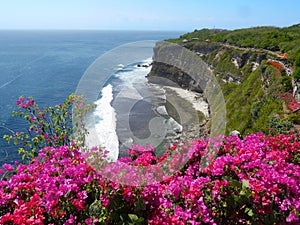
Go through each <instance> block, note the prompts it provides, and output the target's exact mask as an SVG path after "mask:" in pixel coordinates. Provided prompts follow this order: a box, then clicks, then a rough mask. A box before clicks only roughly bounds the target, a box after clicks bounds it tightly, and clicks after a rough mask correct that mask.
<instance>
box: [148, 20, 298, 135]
mask: <svg viewBox="0 0 300 225" xmlns="http://www.w3.org/2000/svg"><path fill="white" fill-rule="evenodd" d="M295 26H296V25H295ZM298 27H299V26H298V25H297V26H296V28H295V27H291V28H290V30H294V33H296V34H297V35H298V36H297V35H296V34H294V36H297V37H298V38H299V37H300V30H299V29H298ZM268 29H270V30H269V33H270V32H271V33H272V32H274V34H273V33H272V35H275V36H276V35H277V37H279V38H282V39H283V41H282V42H279V41H277V39H276V38H273V39H272V40H265V42H267V44H265V46H264V48H257V46H259V44H260V43H256V42H254V41H253V42H250V41H249V40H252V39H254V40H255V37H253V35H252V33H256V34H257V33H258V34H260V36H259V35H258V40H260V39H262V37H261V36H263V35H266V34H265V31H264V30H268ZM240 33H241V31H239V30H238V31H224V30H207V29H204V30H202V31H197V30H196V31H194V32H193V33H188V34H186V35H182V36H181V37H180V38H179V39H173V40H170V41H172V42H176V43H178V44H179V45H181V46H183V47H185V48H187V49H189V50H191V51H193V52H194V53H195V54H197V55H198V56H199V57H201V59H202V60H203V61H204V62H205V63H206V64H207V65H208V67H209V68H210V69H211V70H212V72H213V74H214V75H215V77H216V78H217V80H218V82H219V84H220V86H221V88H222V91H223V95H224V98H225V101H226V115H227V119H226V120H227V121H226V133H227V134H228V133H229V132H230V131H232V130H239V131H240V132H241V133H242V134H243V135H245V134H248V133H253V132H258V131H262V132H265V133H282V132H289V131H291V130H295V129H297V128H298V125H297V124H298V123H299V120H300V119H299V114H297V112H294V113H293V108H292V107H290V106H291V102H294V99H293V96H292V95H293V84H295V82H293V80H294V79H293V76H292V75H293V61H294V58H295V55H296V53H295V52H297V51H299V49H298V50H297V48H298V47H299V46H298V45H297V44H296V43H298V41H299V40H297V39H295V40H290V43H286V37H285V36H284V34H282V33H286V30H284V29H282V30H280V29H279V28H278V29H277V28H266V29H261V28H257V29H254V28H251V29H248V30H247V29H243V30H242V33H243V36H241V35H240ZM261 33H263V34H261ZM236 34H238V36H239V37H240V38H241V39H238V38H236V41H235V42H234V41H233V40H234V38H235V35H236ZM268 35H271V34H268ZM268 35H267V36H266V37H265V38H267V37H268ZM290 35H291V34H290ZM249 36H251V37H252V39H251V38H250V39H249ZM243 40H244V42H245V43H252V45H251V44H248V45H244V42H243ZM276 41H277V42H276ZM241 43H242V44H241ZM253 43H254V44H253ZM289 45H293V47H292V48H290V49H289V50H287V51H285V50H283V51H282V52H280V51H278V50H281V49H280V47H282V48H286V46H289ZM275 50H276V51H275ZM287 52H288V53H287ZM284 53H285V54H284ZM154 58H155V57H154ZM156 76H159V77H164V78H166V80H171V81H173V82H176V83H177V84H178V85H179V86H181V87H182V88H185V89H189V90H193V91H196V92H199V93H202V92H203V90H202V89H203V88H201V87H200V86H199V85H198V83H199V82H196V81H195V80H194V79H193V78H191V76H189V75H188V74H186V73H184V72H183V71H181V70H179V69H178V68H175V67H172V66H170V65H166V64H164V63H161V62H155V61H154V62H153V66H152V70H151V72H150V74H149V76H148V77H149V79H150V81H155V77H156ZM294 86H295V85H294ZM294 94H295V93H294Z"/></svg>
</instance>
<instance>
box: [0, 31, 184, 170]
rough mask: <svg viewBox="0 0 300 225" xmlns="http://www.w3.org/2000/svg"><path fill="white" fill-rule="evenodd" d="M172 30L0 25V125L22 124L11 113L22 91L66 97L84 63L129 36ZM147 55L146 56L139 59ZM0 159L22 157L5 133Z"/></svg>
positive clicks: (44, 100)
mask: <svg viewBox="0 0 300 225" xmlns="http://www.w3.org/2000/svg"><path fill="white" fill-rule="evenodd" d="M182 33H183V32H171V31H5V30H2V31H0V126H5V127H8V128H9V129H12V130H15V131H17V130H20V129H22V128H23V127H24V124H22V121H20V120H18V119H16V118H13V117H11V112H12V110H14V109H16V106H15V102H16V100H17V99H18V97H19V96H20V95H23V96H33V97H34V99H35V100H36V102H37V103H38V104H39V105H40V107H43V106H52V105H55V104H58V103H61V102H63V101H64V99H65V98H66V97H67V96H68V95H69V94H71V93H73V92H75V90H76V87H77V84H78V82H79V80H80V78H81V77H82V75H83V74H84V72H85V71H86V69H87V68H88V67H89V66H90V65H91V64H92V63H93V62H94V61H95V60H96V59H97V58H98V57H99V56H101V55H102V54H104V53H105V52H107V51H109V50H111V49H113V48H115V47H117V46H120V45H122V44H126V43H129V42H135V41H143V40H164V39H168V38H174V37H178V36H179V35H180V34H182ZM141 60H144V59H141ZM6 133H8V131H7V130H5V129H3V128H0V165H1V164H3V163H5V162H13V161H14V160H16V159H19V156H18V154H17V148H16V147H15V146H12V145H8V144H7V143H6V141H5V140H3V139H2V136H3V135H4V134H6Z"/></svg>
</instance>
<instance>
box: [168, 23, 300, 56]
mask: <svg viewBox="0 0 300 225" xmlns="http://www.w3.org/2000/svg"><path fill="white" fill-rule="evenodd" d="M184 39H186V40H189V41H194V42H198V41H206V42H222V43H227V44H231V45H235V46H239V47H247V48H257V49H267V50H271V51H281V52H283V53H290V54H291V57H292V59H294V57H295V53H296V51H297V49H300V24H296V25H293V26H290V27H284V28H278V27H267V26H264V27H254V28H247V29H238V30H234V31H228V30H220V29H213V30H209V29H202V30H195V31H194V32H191V33H187V34H184V35H182V36H180V38H178V39H171V40H170V41H173V42H182V41H183V40H184Z"/></svg>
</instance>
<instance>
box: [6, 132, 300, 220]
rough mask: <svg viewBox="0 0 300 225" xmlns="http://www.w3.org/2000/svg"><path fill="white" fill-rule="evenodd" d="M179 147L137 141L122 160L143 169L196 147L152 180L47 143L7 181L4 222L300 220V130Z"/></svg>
mask: <svg viewBox="0 0 300 225" xmlns="http://www.w3.org/2000/svg"><path fill="white" fill-rule="evenodd" d="M179 146H181V145H176V144H174V145H173V146H171V147H170V148H168V150H166V153H165V154H163V155H162V156H161V157H156V156H155V154H154V152H155V151H154V149H153V148H152V147H151V146H147V147H143V146H133V147H132V148H131V149H130V150H129V156H130V157H128V158H123V159H120V161H119V163H120V164H119V165H122V164H123V165H130V166H135V167H136V168H138V169H140V170H141V169H143V168H146V167H149V166H150V167H151V166H155V165H159V164H160V163H161V162H164V159H166V158H172V157H173V156H174V155H173V154H175V153H176V154H175V156H177V155H178V154H177V153H178V152H180V151H181V149H187V150H188V155H189V159H188V160H187V161H186V163H185V164H184V166H183V167H181V168H178V170H177V171H174V173H173V176H168V177H166V179H164V180H163V181H161V182H159V183H156V184H150V185H146V186H129V185H126V184H122V183H117V182H113V181H111V180H109V179H107V178H104V176H103V174H102V171H101V170H99V171H97V170H96V169H95V167H94V166H92V165H91V164H90V161H89V160H90V158H89V157H86V155H84V154H83V153H81V152H80V151H79V150H78V149H75V150H74V149H72V148H69V147H67V146H62V147H57V148H54V147H46V148H44V149H42V150H40V151H39V155H38V156H37V157H35V158H34V159H33V160H32V162H31V163H30V164H28V165H23V164H20V165H18V166H17V168H16V169H15V174H14V175H12V176H11V177H9V178H7V179H3V180H2V181H0V224H20V225H21V224H22V225H23V224H157V225H164V224H166V225H167V224H182V225H183V224H191V225H197V224H199V225H200V224H212V225H213V224H216V225H217V224H300V219H299V214H300V165H299V157H300V139H299V136H298V135H294V134H289V135H278V136H265V135H263V134H261V133H257V134H251V135H249V136H247V137H245V138H244V140H240V139H239V138H237V137H220V138H219V139H218V140H217V141H215V142H213V140H211V139H204V140H195V141H192V142H191V143H189V144H188V145H186V146H189V147H185V146H183V147H179ZM173 158H174V160H175V161H178V158H177V157H173ZM87 159H89V160H87ZM204 159H206V160H204ZM166 166H169V165H166ZM153 168H155V167H153ZM164 169H165V168H164ZM6 170H12V166H11V165H8V164H6V165H4V166H3V169H2V171H6ZM112 172H113V171H112ZM115 176H117V174H115ZM119 176H121V174H119ZM127 179H130V177H127Z"/></svg>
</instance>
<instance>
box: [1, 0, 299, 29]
mask: <svg viewBox="0 0 300 225" xmlns="http://www.w3.org/2000/svg"><path fill="white" fill-rule="evenodd" d="M299 11H300V1H299V0H285V1H282V0H280V1H279V0H273V1H271V0H270V1H262V0H206V1H203V0H147V1H145V0H106V1H102V0H1V3H0V29H114V30H116V29H117V30H120V29H122V30H181V31H192V30H194V29H201V28H204V27H206V28H214V27H215V28H226V29H237V28H243V27H253V26H263V25H271V26H279V27H283V26H290V25H292V24H296V23H300V16H299Z"/></svg>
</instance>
